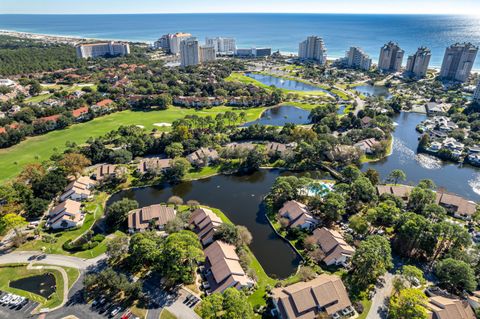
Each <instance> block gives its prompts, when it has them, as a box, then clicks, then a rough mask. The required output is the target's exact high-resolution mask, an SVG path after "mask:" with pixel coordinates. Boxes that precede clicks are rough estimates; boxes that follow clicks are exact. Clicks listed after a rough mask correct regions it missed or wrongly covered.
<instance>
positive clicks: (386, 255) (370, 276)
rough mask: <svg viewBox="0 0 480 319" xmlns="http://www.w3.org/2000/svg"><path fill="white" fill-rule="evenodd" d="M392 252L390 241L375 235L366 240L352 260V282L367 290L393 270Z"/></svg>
mask: <svg viewBox="0 0 480 319" xmlns="http://www.w3.org/2000/svg"><path fill="white" fill-rule="evenodd" d="M392 267H393V264H392V250H391V248H390V243H389V241H388V239H386V238H385V237H382V236H378V235H373V236H369V237H368V238H367V239H366V240H364V241H363V242H362V243H361V244H360V245H359V247H358V248H357V250H356V251H355V254H354V255H353V258H352V269H351V271H350V273H351V281H352V284H353V285H354V286H355V287H356V288H358V289H365V288H367V287H368V285H370V284H374V283H375V282H376V281H377V279H378V278H379V277H381V276H383V275H384V274H385V272H387V270H388V269H390V268H392Z"/></svg>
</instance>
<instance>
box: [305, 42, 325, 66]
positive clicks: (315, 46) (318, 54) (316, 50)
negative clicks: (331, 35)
mask: <svg viewBox="0 0 480 319" xmlns="http://www.w3.org/2000/svg"><path fill="white" fill-rule="evenodd" d="M298 57H299V58H300V59H302V60H312V61H316V62H318V63H320V64H321V65H324V64H325V63H327V50H326V48H325V44H324V43H323V39H322V38H320V37H317V36H310V37H308V38H307V39H306V40H305V41H302V42H300V44H299V45H298Z"/></svg>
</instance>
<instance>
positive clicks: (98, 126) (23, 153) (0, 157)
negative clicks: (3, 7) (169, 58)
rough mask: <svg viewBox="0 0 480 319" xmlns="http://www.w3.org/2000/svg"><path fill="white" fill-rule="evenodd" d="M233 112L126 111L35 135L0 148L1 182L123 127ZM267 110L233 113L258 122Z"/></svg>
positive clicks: (148, 125)
mask: <svg viewBox="0 0 480 319" xmlns="http://www.w3.org/2000/svg"><path fill="white" fill-rule="evenodd" d="M229 110H234V109H233V108H231V107H226V106H219V107H214V108H211V109H204V110H201V111H196V110H194V109H185V108H178V107H170V108H169V109H168V110H162V111H150V112H140V111H139V112H134V111H123V112H118V113H113V114H110V115H106V116H103V117H99V118H96V119H94V120H92V121H90V122H86V123H80V124H74V125H72V126H70V127H69V128H67V129H65V130H60V131H53V132H50V133H48V134H45V135H41V136H35V137H31V138H28V139H27V140H25V141H23V142H21V143H20V144H17V145H15V146H12V147H9V148H6V149H0V168H1V169H0V183H3V182H5V181H6V180H8V179H11V178H13V177H15V176H16V175H17V174H18V173H19V172H20V171H21V169H22V167H23V166H25V165H26V164H28V163H32V162H38V161H42V160H46V159H48V158H49V157H50V156H51V155H52V154H53V153H54V152H55V151H58V152H60V151H62V150H63V149H64V148H65V143H66V142H75V143H77V144H81V143H84V142H85V141H86V140H87V139H88V138H89V137H98V136H102V135H104V134H105V133H107V132H109V131H111V130H114V129H117V128H118V127H119V126H121V125H142V126H144V127H145V128H146V129H147V130H151V129H153V128H157V129H159V130H167V129H168V127H160V126H155V125H154V124H155V123H172V122H173V121H175V120H177V119H179V118H183V117H184V116H186V115H192V114H196V115H199V116H208V115H210V116H212V117H214V116H215V115H217V114H218V113H221V112H226V111H229ZM263 110H264V108H251V109H246V110H234V111H235V112H236V113H240V112H242V111H245V112H246V114H247V121H253V120H255V119H257V118H258V117H259V116H260V114H261V113H262V111H263Z"/></svg>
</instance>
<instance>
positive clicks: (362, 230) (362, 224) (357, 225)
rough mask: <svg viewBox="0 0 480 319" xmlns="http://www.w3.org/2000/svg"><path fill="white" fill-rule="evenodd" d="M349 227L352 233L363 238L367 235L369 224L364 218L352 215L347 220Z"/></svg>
mask: <svg viewBox="0 0 480 319" xmlns="http://www.w3.org/2000/svg"><path fill="white" fill-rule="evenodd" d="M349 226H350V228H351V229H353V231H354V232H355V233H357V234H359V235H361V236H364V235H366V234H367V233H368V229H369V228H370V224H369V223H368V220H367V219H366V218H365V217H364V216H360V215H353V216H352V217H350V219H349Z"/></svg>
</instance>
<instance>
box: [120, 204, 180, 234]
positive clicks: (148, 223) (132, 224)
mask: <svg viewBox="0 0 480 319" xmlns="http://www.w3.org/2000/svg"><path fill="white" fill-rule="evenodd" d="M175 215H176V212H175V209H174V208H173V207H170V206H165V205H160V204H156V205H151V206H147V207H142V208H138V209H134V210H132V211H130V212H129V213H128V230H129V231H130V232H136V231H143V230H145V229H148V228H150V227H152V226H155V228H158V229H161V230H162V229H164V228H165V225H166V224H167V223H168V222H169V221H172V220H174V219H175Z"/></svg>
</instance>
